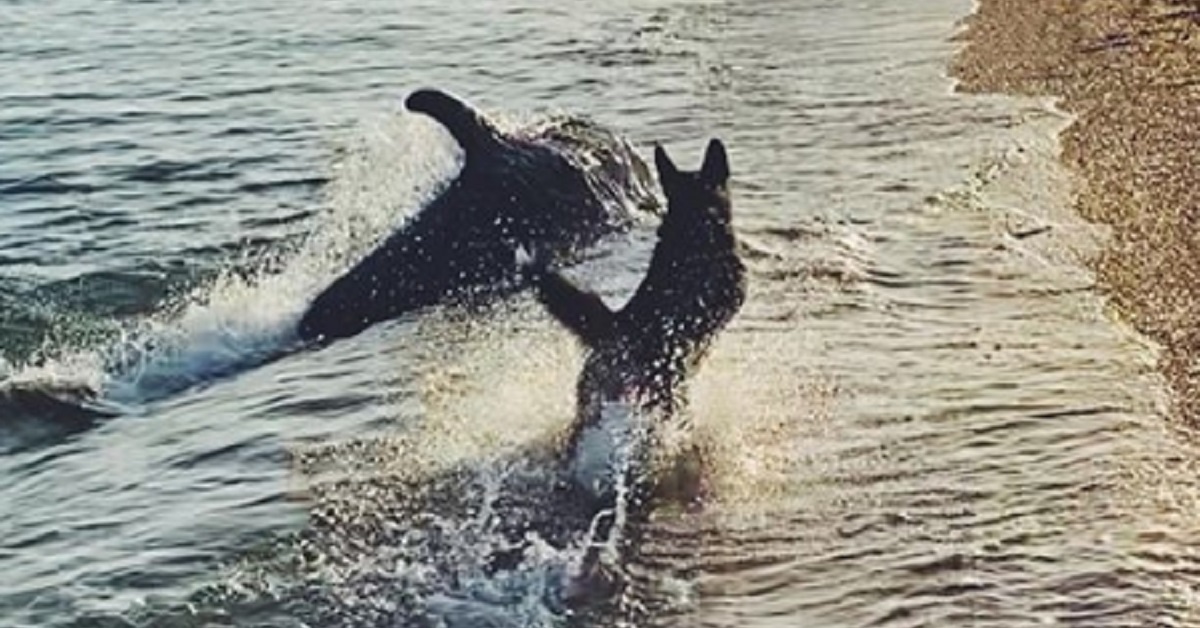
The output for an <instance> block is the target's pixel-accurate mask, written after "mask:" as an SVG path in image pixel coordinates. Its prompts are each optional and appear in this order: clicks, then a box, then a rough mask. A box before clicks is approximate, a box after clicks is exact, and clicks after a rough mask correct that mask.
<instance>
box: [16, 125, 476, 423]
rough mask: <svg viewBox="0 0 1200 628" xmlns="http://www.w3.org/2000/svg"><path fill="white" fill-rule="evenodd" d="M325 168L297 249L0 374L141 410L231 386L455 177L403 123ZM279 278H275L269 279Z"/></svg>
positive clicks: (441, 144) (447, 151) (438, 147)
mask: <svg viewBox="0 0 1200 628" xmlns="http://www.w3.org/2000/svg"><path fill="white" fill-rule="evenodd" d="M345 144H346V149H345V150H344V152H343V153H342V155H341V157H340V159H339V160H338V161H337V162H336V163H335V164H334V166H333V167H332V178H331V182H330V183H329V184H328V186H327V188H326V190H325V195H326V205H327V207H328V209H327V210H326V211H325V212H324V213H323V215H321V216H320V217H319V218H317V219H316V221H315V224H310V225H307V227H308V228H310V229H311V230H310V232H309V235H308V237H307V238H306V239H304V240H303V242H302V243H300V244H299V245H298V246H293V247H291V248H290V249H279V250H275V251H273V252H272V254H271V256H270V257H269V258H265V259H260V260H258V261H257V262H256V263H251V264H250V266H251V269H250V271H249V272H245V271H244V270H240V271H238V272H232V271H227V272H223V273H221V274H220V275H219V276H218V277H217V278H216V279H215V280H213V281H211V282H209V283H207V284H205V285H202V286H199V287H197V288H195V289H194V290H192V291H191V292H190V293H188V294H187V295H185V296H184V297H183V298H181V299H179V300H178V302H177V303H175V304H171V305H170V306H169V307H167V308H165V310H164V312H163V313H157V314H154V315H151V316H149V317H147V318H145V319H142V320H140V321H137V322H136V323H134V324H132V325H130V326H128V327H127V328H126V329H125V330H124V332H123V333H121V334H120V335H119V336H118V337H116V338H114V339H113V340H112V341H111V342H109V343H108V344H106V345H104V346H101V347H98V348H87V349H72V348H71V347H48V348H46V349H44V350H43V351H42V354H44V355H53V356H55V357H53V358H52V359H48V360H44V361H41V362H40V363H39V364H38V365H37V366H26V367H16V368H13V367H12V366H11V365H6V367H5V368H4V369H3V370H2V371H0V373H3V374H4V375H6V379H8V380H10V381H13V382H23V383H38V384H42V383H45V384H57V385H69V386H73V387H79V388H86V389H89V390H94V391H97V392H99V393H100V395H101V396H102V397H103V398H105V399H106V400H109V401H112V402H115V403H119V404H138V403H144V402H147V401H150V400H153V399H156V398H160V397H162V396H165V395H169V394H172V393H174V392H178V391H180V390H182V389H185V388H188V387H190V386H194V385H196V384H198V383H201V382H205V381H209V380H212V379H214V378H217V377H221V376H227V375H229V374H232V373H235V372H238V371H240V370H243V369H245V368H249V367H251V366H254V365H256V364H260V363H262V362H263V361H265V360H268V359H270V358H271V357H273V356H275V355H278V354H280V353H282V352H284V351H286V350H288V349H289V348H291V347H292V346H293V345H294V344H295V343H296V336H295V325H296V322H297V320H298V318H299V317H300V315H301V314H302V313H303V311H304V308H305V306H306V304H307V303H308V302H310V301H311V299H312V298H313V297H314V296H315V295H316V293H317V292H318V291H319V290H320V289H321V288H322V287H323V286H325V285H327V284H328V282H329V281H330V280H331V279H332V278H333V277H336V276H337V275H338V274H339V273H340V272H342V271H344V270H345V268H347V267H348V266H349V265H351V264H353V263H354V262H355V261H356V260H357V259H358V258H359V257H360V256H361V255H362V254H364V253H365V252H366V251H368V250H370V248H371V247H373V246H374V245H375V243H376V242H378V241H379V240H380V238H382V237H383V236H385V235H386V234H388V233H390V232H391V231H392V230H393V229H394V228H395V227H396V226H397V225H399V224H400V223H401V222H402V221H403V220H404V219H405V218H406V217H407V216H408V215H409V214H410V213H411V212H412V211H413V210H415V209H416V208H419V207H420V206H421V205H422V203H423V201H424V200H425V199H426V198H427V197H428V196H429V195H430V194H432V193H433V192H434V191H435V190H436V189H437V186H438V184H439V182H440V181H442V180H444V179H445V178H446V176H447V175H448V174H450V172H452V170H453V166H454V163H455V159H456V155H455V148H454V145H453V143H452V141H451V140H450V139H449V138H448V136H447V135H446V134H445V133H444V131H441V130H440V127H437V126H436V125H435V124H434V123H432V122H431V121H428V120H426V119H424V118H423V117H420V116H415V115H409V114H403V115H388V116H381V117H379V118H377V119H374V120H369V121H367V122H365V123H364V125H363V126H362V127H360V128H359V129H358V130H356V132H355V136H354V137H353V138H352V139H351V140H349V141H348V142H345ZM275 268H281V269H282V270H280V271H278V272H275V271H273V270H272V269H275Z"/></svg>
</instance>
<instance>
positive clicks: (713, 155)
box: [700, 138, 729, 186]
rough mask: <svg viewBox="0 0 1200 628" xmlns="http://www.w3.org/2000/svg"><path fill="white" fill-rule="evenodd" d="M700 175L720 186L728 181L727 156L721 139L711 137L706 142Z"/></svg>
mask: <svg viewBox="0 0 1200 628" xmlns="http://www.w3.org/2000/svg"><path fill="white" fill-rule="evenodd" d="M700 177H701V178H702V179H704V180H705V181H708V182H710V183H714V184H716V185H721V186H723V185H725V183H726V182H727V181H729V156H728V155H726V154H725V145H724V144H722V143H721V140H719V139H716V138H713V139H712V140H710V141H709V142H708V149H706V150H705V151H704V165H703V166H701V167H700Z"/></svg>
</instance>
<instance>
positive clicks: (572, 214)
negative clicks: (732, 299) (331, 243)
mask: <svg viewBox="0 0 1200 628" xmlns="http://www.w3.org/2000/svg"><path fill="white" fill-rule="evenodd" d="M405 106H407V107H408V109H410V110H412V111H416V112H420V113H424V114H426V115H428V116H430V117H432V118H434V119H435V120H437V121H438V122H440V123H441V124H442V125H443V126H444V127H446V129H447V130H448V131H449V132H450V134H451V135H453V136H454V139H455V140H456V141H457V142H458V143H459V145H460V146H462V149H463V151H464V153H465V160H464V163H463V166H462V171H461V172H460V173H459V175H458V177H457V178H456V179H455V180H454V181H453V182H451V183H450V184H449V185H448V186H447V187H446V188H445V189H444V190H443V191H442V192H441V194H440V195H439V196H438V197H437V198H435V199H434V200H433V201H432V202H431V203H430V204H429V205H428V206H426V207H425V208H424V210H423V211H421V212H420V213H419V214H417V215H416V216H415V217H414V218H412V219H411V220H410V221H408V222H407V223H406V224H405V225H404V226H403V227H402V228H401V229H400V230H399V231H398V232H396V233H395V234H393V235H392V236H391V237H389V238H388V239H387V240H386V241H385V242H384V243H383V244H382V245H380V246H379V247H378V248H377V249H376V250H375V251H374V252H373V253H371V254H370V255H369V256H367V257H366V258H365V259H363V260H362V261H361V262H359V263H358V265H357V266H355V267H354V268H353V269H352V270H351V271H350V272H349V273H347V274H346V275H344V276H342V277H340V278H339V279H337V280H336V281H335V282H334V283H333V284H332V285H331V286H330V287H329V288H328V289H326V290H325V291H324V292H323V293H322V294H320V295H319V296H318V297H317V298H316V300H315V301H314V302H313V303H312V305H311V306H310V307H309V309H308V311H307V312H306V313H305V314H304V316H303V318H302V319H301V321H300V325H299V333H300V337H301V338H302V339H304V340H326V341H328V340H333V339H336V338H343V337H347V336H352V335H355V334H357V333H359V332H361V331H362V330H364V329H366V328H367V327H369V326H370V325H372V324H374V323H377V322H380V321H383V320H387V319H391V318H395V317H397V316H400V315H401V314H404V313H406V312H409V311H412V310H415V309H418V308H421V307H425V306H429V305H434V304H437V303H442V302H445V301H448V300H455V299H464V298H466V299H472V298H475V297H483V296H489V295H494V294H497V293H503V292H504V291H505V290H511V289H513V288H514V287H516V286H515V283H516V282H514V281H512V280H513V279H515V275H516V273H514V271H513V251H514V250H516V248H517V247H519V246H524V247H527V248H530V249H535V250H538V251H542V252H544V253H546V254H548V255H549V256H550V257H551V258H553V259H555V260H557V261H560V262H561V261H566V260H567V259H569V258H570V257H572V256H573V255H574V254H576V253H577V252H578V251H579V249H580V248H581V247H585V246H588V245H591V244H593V243H595V242H596V241H597V240H599V239H600V238H601V237H603V236H604V235H607V234H610V233H614V232H617V231H621V230H624V229H626V228H628V227H629V226H630V225H631V224H632V223H633V222H634V220H635V212H636V211H637V210H644V209H653V208H654V204H653V195H652V194H651V193H650V191H649V190H650V186H649V171H648V169H647V168H646V167H645V164H644V163H643V162H642V161H641V160H640V159H639V158H638V157H637V156H636V154H635V153H634V152H633V151H632V149H630V148H629V146H628V145H627V144H626V143H625V142H623V141H621V140H620V139H619V138H617V137H616V136H614V135H613V134H612V133H609V132H607V131H604V130H603V129H600V128H599V127H596V126H595V125H591V124H589V123H586V122H583V121H579V120H566V121H560V122H558V123H557V124H553V125H549V126H546V127H544V128H538V129H534V130H532V131H529V132H525V133H521V132H518V133H504V132H501V131H500V130H499V129H497V128H496V126H495V125H494V124H492V123H491V122H490V121H489V120H488V119H487V118H485V117H484V116H483V115H481V114H480V113H479V112H478V111H476V110H475V109H473V108H472V107H470V106H469V105H467V104H466V103H464V102H462V101H461V100H458V99H456V98H454V97H453V96H450V95H448V94H446V93H444V92H440V91H436V90H422V91H417V92H414V93H413V94H411V95H410V96H409V97H408V99H407V100H406V101H405Z"/></svg>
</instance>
